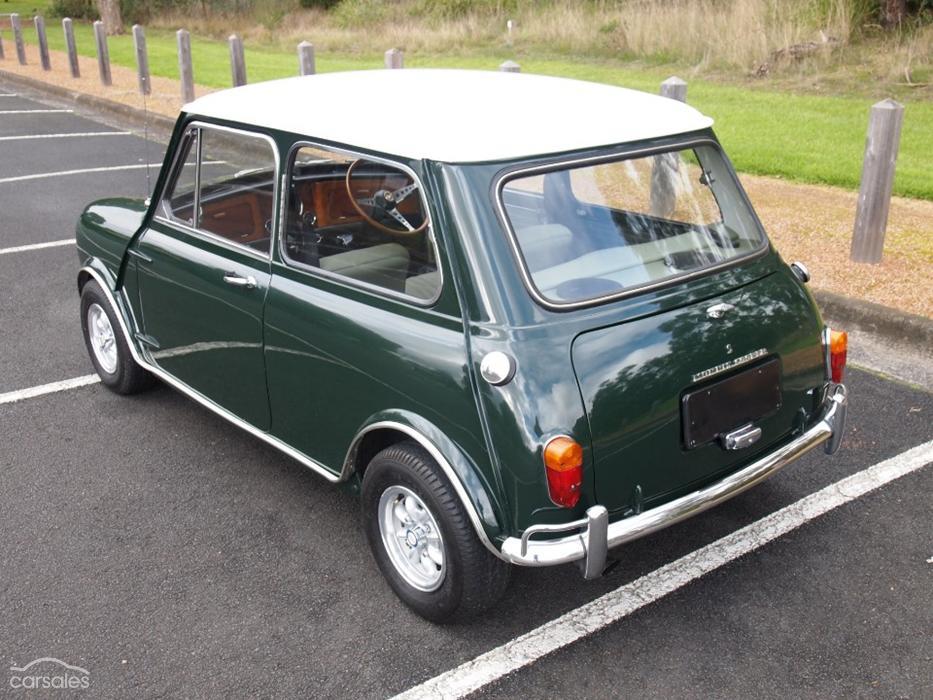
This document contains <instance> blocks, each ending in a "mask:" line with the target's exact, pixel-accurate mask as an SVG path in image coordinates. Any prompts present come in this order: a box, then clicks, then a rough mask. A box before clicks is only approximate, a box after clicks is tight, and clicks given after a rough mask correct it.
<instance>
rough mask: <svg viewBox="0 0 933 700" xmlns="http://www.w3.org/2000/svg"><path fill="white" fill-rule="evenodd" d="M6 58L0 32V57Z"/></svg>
mask: <svg viewBox="0 0 933 700" xmlns="http://www.w3.org/2000/svg"><path fill="white" fill-rule="evenodd" d="M2 58H6V53H4V51H3V35H2V34H0V59H2Z"/></svg>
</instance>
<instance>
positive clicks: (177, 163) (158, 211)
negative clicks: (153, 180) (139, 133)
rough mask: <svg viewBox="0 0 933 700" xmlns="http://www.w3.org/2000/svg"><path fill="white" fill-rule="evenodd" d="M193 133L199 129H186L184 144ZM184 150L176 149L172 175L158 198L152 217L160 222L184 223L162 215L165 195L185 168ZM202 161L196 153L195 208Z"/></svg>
mask: <svg viewBox="0 0 933 700" xmlns="http://www.w3.org/2000/svg"><path fill="white" fill-rule="evenodd" d="M193 131H197V127H192V126H189V127H186V128H185V133H184V134H183V135H182V137H181V140H182V142H184V141H185V140H187V139H189V138H191V132H193ZM200 141H201V139H200V136H199V137H198V142H199V143H200ZM185 145H187V144H185ZM183 150H184V148H183V147H182V148H176V149H175V153H173V154H172V165H171V167H170V168H169V173H170V174H169V177H168V179H167V180H166V182H165V185H164V186H163V187H162V191H161V192H160V193H159V197H158V200H157V201H158V203H157V204H156V207H155V213H154V214H153V215H152V216H153V218H156V219H160V220H165V221H170V222H172V223H184V222H183V221H182V220H181V219H177V218H175V217H174V216H172V215H171V214H168V215H165V214H163V213H162V212H163V211H164V210H165V193H166V192H168V191H169V190H170V189H174V187H175V185H176V184H177V180H178V176H179V174H180V172H181V168H183V167H184V161H183V160H182V157H181V154H182V151H183ZM185 155H186V156H187V155H189V154H187V153H186V154H185ZM200 159H201V154H200V152H198V153H195V161H194V192H193V193H192V194H193V197H192V204H193V206H197V197H198V185H199V183H198V169H199V168H200V167H201V166H200ZM153 199H156V197H155V195H153Z"/></svg>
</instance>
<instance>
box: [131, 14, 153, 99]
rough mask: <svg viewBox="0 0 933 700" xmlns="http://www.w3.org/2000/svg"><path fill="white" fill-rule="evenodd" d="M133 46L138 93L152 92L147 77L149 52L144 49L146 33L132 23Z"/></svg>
mask: <svg viewBox="0 0 933 700" xmlns="http://www.w3.org/2000/svg"><path fill="white" fill-rule="evenodd" d="M133 46H134V47H135V48H136V74H137V76H138V77H139V94H140V95H151V94H152V87H151V83H152V79H151V78H150V77H149V53H148V52H147V51H146V33H145V32H144V31H143V28H142V27H140V26H139V25H138V24H134V25H133Z"/></svg>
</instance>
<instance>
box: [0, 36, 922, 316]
mask: <svg viewBox="0 0 933 700" xmlns="http://www.w3.org/2000/svg"><path fill="white" fill-rule="evenodd" d="M11 49H12V44H10V45H9V49H8V50H7V55H6V59H5V60H3V61H0V68H2V69H3V70H6V71H9V72H11V73H17V74H20V75H25V76H29V77H31V78H35V79H37V80H41V81H44V82H47V83H51V84H53V85H58V86H61V87H65V88H68V89H71V90H75V91H79V92H84V93H87V94H91V95H95V96H98V97H103V98H106V99H109V100H113V101H115V102H121V103H123V104H127V105H130V106H132V107H136V108H138V109H142V108H143V106H144V103H143V99H142V97H141V96H140V94H139V90H138V86H137V78H136V72H135V71H134V70H132V69H129V68H125V67H122V66H116V65H114V66H112V67H111V72H112V76H113V86H111V87H104V86H103V85H101V84H100V80H99V78H98V71H97V61H96V59H93V58H85V57H81V58H80V59H79V60H80V67H81V77H80V78H78V79H74V78H72V77H71V75H70V73H69V72H68V59H67V55H66V54H64V53H62V52H60V51H52V52H51V59H52V66H53V70H52V71H48V72H46V71H43V70H42V68H41V66H40V65H39V55H38V50H37V49H36V47H34V46H28V45H27V47H26V51H27V59H28V65H26V66H21V65H19V63H18V62H17V61H16V58H15V52H13V51H12V50H11ZM152 92H153V94H152V95H151V96H149V97H148V98H147V100H146V102H147V103H148V105H147V106H148V108H149V110H151V111H153V112H157V113H159V114H163V115H166V116H169V117H175V116H177V115H178V111H179V108H180V107H181V94H180V90H179V83H178V81H176V80H171V79H169V78H159V77H154V78H152ZM195 92H196V94H197V95H198V96H200V95H204V94H207V93H208V92H211V89H210V88H205V87H202V86H197V87H196V88H195ZM741 179H742V182H743V184H744V185H745V187H746V189H747V190H748V193H749V196H750V197H751V199H752V202H753V204H754V205H755V208H756V209H757V210H758V214H759V215H760V217H761V220H762V221H763V222H764V225H765V228H766V229H767V231H768V235H769V236H770V237H771V240H772V241H773V243H774V245H775V247H776V248H777V249H778V250H779V251H780V253H781V255H782V256H783V257H784V259H785V260H787V261H788V262H790V261H793V260H800V261H802V262H804V263H806V265H807V266H808V267H809V268H810V272H811V273H812V275H813V280H812V282H811V284H812V286H813V287H815V288H817V289H825V290H827V291H831V292H835V293H837V294H842V295H844V296H848V297H855V298H859V299H865V300H868V301H872V302H875V303H877V304H882V305H884V306H889V307H891V308H895V309H900V310H901V311H907V312H910V313H915V314H920V315H923V316H926V317H928V318H929V317H933V202H927V201H922V200H914V199H904V198H900V197H895V198H894V199H893V200H892V202H891V213H890V217H889V221H888V231H887V236H886V239H885V252H884V261H883V262H882V263H880V264H878V265H865V264H856V263H853V262H851V261H850V260H849V245H850V242H851V239H852V229H853V225H854V219H855V205H856V200H857V196H858V195H857V193H855V192H850V191H848V190H843V189H839V188H836V187H823V186H816V185H802V184H799V183H792V182H787V181H784V180H778V179H775V178H769V177H760V176H754V175H742V177H741Z"/></svg>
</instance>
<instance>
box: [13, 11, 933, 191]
mask: <svg viewBox="0 0 933 700" xmlns="http://www.w3.org/2000/svg"><path fill="white" fill-rule="evenodd" d="M37 4H38V5H42V4H43V3H35V2H33V3H29V2H3V1H2V0H0V13H6V12H13V11H17V12H20V13H22V15H23V24H24V33H25V34H26V39H27V41H28V42H30V43H32V42H35V33H34V31H33V29H32V22H31V19H30V18H31V15H32V13H33V11H34V8H35V7H36V6H37ZM47 25H48V32H49V43H50V45H51V47H52V48H54V49H59V50H62V49H64V37H63V36H62V32H61V29H60V26H59V24H58V21H57V20H52V19H49V20H48V21H47ZM0 27H2V28H3V29H2V35H3V38H4V40H5V46H6V56H7V58H6V61H10V60H15V53H14V51H13V47H12V37H11V33H10V30H9V28H8V27H9V25H8V24H7V22H6V19H5V18H3V19H2V20H0ZM75 33H76V36H77V43H78V51H79V52H80V53H81V54H83V55H86V56H93V55H94V40H93V33H92V31H91V27H90V25H87V24H76V26H75ZM146 39H147V43H148V47H149V62H150V69H151V71H152V73H153V75H158V76H163V77H169V78H177V77H178V65H177V58H176V53H175V51H176V49H175V35H174V32H171V31H165V30H152V29H150V30H148V31H147V33H146ZM309 39H310V40H313V36H312V37H309ZM192 54H193V61H194V76H195V81H196V82H197V83H199V84H201V85H205V86H209V87H226V86H229V85H230V68H229V56H228V50H227V45H226V43H224V42H219V41H215V40H207V39H200V38H197V37H193V38H192ZM110 57H111V61H113V62H114V63H115V64H119V65H123V66H131V67H132V66H134V65H135V54H134V51H133V40H132V37H131V36H130V35H125V36H119V37H111V38H110ZM506 58H509V56H507V55H503V54H501V53H498V52H496V53H490V54H489V55H485V56H475V55H471V56H451V55H409V56H406V66H409V67H421V66H433V67H460V68H480V69H490V70H493V69H495V68H496V67H497V66H498V65H499V63H501V62H502V61H503V60H505V59H506ZM518 60H519V62H520V63H521V64H522V69H523V70H525V71H529V72H534V73H543V74H548V75H557V76H567V77H573V78H580V79H584V80H593V81H597V82H602V83H610V84H614V85H623V86H626V87H633V88H637V89H643V90H648V91H651V92H656V91H657V89H658V84H659V82H660V81H661V80H662V79H664V78H665V77H667V74H666V73H665V72H663V70H664V69H659V68H654V67H652V68H644V69H641V68H633V67H631V66H625V65H622V64H617V63H613V62H608V61H605V62H599V61H595V60H588V61H586V62H582V61H581V62H576V61H574V60H572V59H568V58H547V59H533V58H527V57H519V58H518ZM246 64H247V74H248V78H249V80H250V81H253V82H255V81H261V80H269V79H272V78H279V77H285V76H289V75H295V74H296V73H297V70H298V68H297V58H296V55H295V52H294V49H293V48H286V47H276V46H262V47H255V46H247V48H246ZM2 65H3V63H2V62H0V68H2ZM381 66H382V54H381V53H375V52H373V53H371V54H359V55H341V56H334V55H326V54H325V55H319V56H318V57H317V69H318V71H320V72H330V71H338V70H359V69H364V68H380V67H381ZM60 69H63V67H60ZM688 100H689V102H690V103H691V104H692V105H694V106H695V107H697V108H698V109H699V110H701V111H702V112H704V113H705V114H708V115H710V116H712V117H713V118H714V119H715V120H716V127H715V128H716V132H717V134H718V135H719V138H720V139H721V140H722V142H723V144H724V145H725V147H726V149H727V151H728V152H729V154H730V156H731V158H732V160H733V162H734V163H735V165H736V167H737V168H738V169H739V170H740V171H744V172H750V173H757V174H761V175H771V176H778V177H783V178H787V179H791V180H797V181H802V182H815V183H824V184H830V185H838V186H841V187H846V188H849V189H856V188H857V187H858V183H859V177H860V175H861V163H862V156H863V151H864V147H865V132H866V128H867V124H868V109H869V107H870V106H871V102H872V100H869V99H864V98H854V97H840V96H819V95H803V94H792V93H787V92H774V91H768V90H764V89H748V88H745V87H736V86H731V85H724V84H721V83H718V82H710V81H702V80H691V81H690V85H689V88H688ZM428 105H430V103H428ZM403 106H404V105H399V107H400V108H401V107H403ZM438 108H439V111H440V110H442V109H443V105H438ZM620 118H622V116H621V115H620ZM931 136H933V103H930V102H922V101H915V102H908V103H907V104H906V112H905V116H904V128H903V132H902V135H901V148H900V155H899V157H898V163H897V175H896V178H895V182H894V191H895V194H898V195H901V196H905V197H916V198H921V199H928V200H933V167H931V161H933V138H931Z"/></svg>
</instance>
